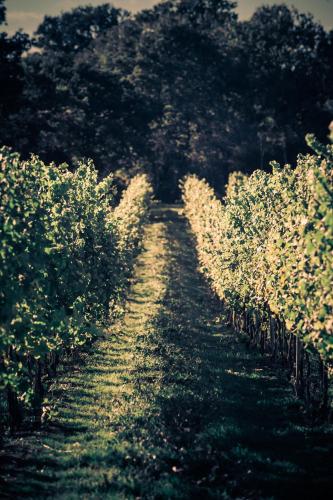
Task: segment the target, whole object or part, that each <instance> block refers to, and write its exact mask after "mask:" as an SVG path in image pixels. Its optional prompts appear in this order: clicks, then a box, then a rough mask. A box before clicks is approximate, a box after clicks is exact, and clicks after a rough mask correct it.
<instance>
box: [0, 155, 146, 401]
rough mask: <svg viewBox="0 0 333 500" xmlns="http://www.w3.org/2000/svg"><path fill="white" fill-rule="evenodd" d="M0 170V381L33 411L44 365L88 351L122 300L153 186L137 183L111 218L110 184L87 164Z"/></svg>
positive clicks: (4, 159)
mask: <svg viewBox="0 0 333 500" xmlns="http://www.w3.org/2000/svg"><path fill="white" fill-rule="evenodd" d="M0 161H1V173H0V183H1V202H0V242H1V243H0V245H1V246H0V269H1V271H0V289H1V295H0V301H1V317H0V332H1V334H0V350H1V353H2V354H1V372H0V382H1V388H2V389H3V388H5V387H7V388H10V389H11V390H14V391H15V393H16V394H17V395H18V396H19V398H20V399H22V401H24V402H25V403H31V402H33V399H34V397H35V396H36V394H35V383H36V376H37V371H38V370H40V368H41V366H42V367H43V369H45V370H47V369H48V368H49V366H50V364H52V363H51V358H50V356H51V357H52V359H53V357H54V355H57V356H58V355H59V354H62V353H63V352H64V351H66V352H73V350H74V349H76V348H77V347H80V346H82V345H83V344H85V343H87V342H90V341H91V340H92V339H93V338H94V337H95V336H96V335H97V333H98V326H101V325H103V324H104V323H105V321H107V319H108V317H109V314H110V305H112V304H114V303H115V302H117V301H119V300H120V299H121V298H122V296H123V294H124V288H125V287H126V285H127V280H128V275H129V272H130V269H131V265H132V260H133V257H134V255H135V253H136V251H137V249H138V246H139V244H140V239H141V236H142V224H143V222H144V220H145V217H146V214H147V210H148V208H149V203H150V198H151V187H150V184H149V182H148V180H147V179H146V177H145V176H138V177H136V178H134V179H133V180H132V182H131V184H130V185H129V187H128V190H129V194H126V193H125V194H124V195H123V199H122V201H121V204H120V207H118V208H117V209H116V210H114V209H112V208H111V203H112V199H113V188H112V177H106V178H104V179H103V180H102V181H100V182H99V181H98V176H97V171H96V169H95V167H94V166H93V164H92V163H91V162H88V163H87V164H83V163H81V164H79V165H78V167H77V168H76V169H75V171H74V172H71V171H70V170H69V169H68V167H67V166H66V165H62V166H60V167H58V168H57V167H56V166H55V165H54V164H51V165H46V164H44V163H43V162H42V161H41V160H39V158H38V157H32V158H31V159H30V160H29V161H21V160H20V158H19V156H18V155H17V154H16V153H12V152H10V151H9V150H7V149H2V151H1V156H0ZM131 238H133V240H132V241H131ZM124 242H126V246H124ZM38 377H39V375H38Z"/></svg>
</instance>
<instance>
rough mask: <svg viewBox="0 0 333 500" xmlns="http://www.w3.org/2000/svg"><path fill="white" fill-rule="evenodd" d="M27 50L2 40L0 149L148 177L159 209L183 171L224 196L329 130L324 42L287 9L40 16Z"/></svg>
mask: <svg viewBox="0 0 333 500" xmlns="http://www.w3.org/2000/svg"><path fill="white" fill-rule="evenodd" d="M3 7H4V3H3V1H1V0H0V19H1V18H2V17H3V16H4V9H3ZM3 40H4V41H3ZM27 43H28V41H27V38H26V37H25V35H22V34H17V35H16V36H15V37H12V38H8V37H7V36H6V35H3V36H2V37H1V40H0V65H1V70H3V69H4V68H9V66H10V71H6V75H7V76H6V79H7V80H6V81H7V83H6V84H4V83H2V80H1V83H0V84H1V85H2V88H4V89H5V90H4V92H3V93H2V95H5V99H3V100H1V103H0V106H2V107H1V108H0V109H1V111H0V113H2V114H3V116H5V117H6V127H5V128H3V129H2V128H1V129H0V142H2V143H6V144H8V145H11V146H12V147H14V148H15V149H17V150H19V151H20V152H21V153H22V154H23V155H29V153H30V152H35V153H38V154H40V155H41V156H42V158H43V159H45V160H48V161H57V162H60V161H69V162H72V161H73V160H76V159H80V158H87V157H90V158H93V160H94V161H95V163H96V165H97V167H98V169H99V171H100V172H101V175H104V174H105V173H107V172H109V171H110V170H112V171H114V172H116V175H117V177H118V178H119V179H126V177H128V176H129V175H132V174H133V173H134V172H136V171H140V170H145V171H148V172H149V173H150V174H151V175H152V178H153V179H154V182H155V185H156V188H157V192H158V194H159V196H160V197H162V198H163V199H165V200H168V199H174V198H175V197H177V196H178V182H179V179H180V178H181V177H182V176H183V175H184V174H185V173H187V172H197V173H199V174H200V175H201V176H204V177H206V178H207V179H208V180H209V181H210V182H211V183H212V184H213V185H214V186H215V187H216V188H217V189H218V190H220V191H222V190H223V186H224V184H225V182H226V179H227V177H228V174H229V172H230V171H232V170H243V171H245V172H249V171H252V170H253V169H255V168H258V167H259V168H267V165H268V164H269V161H270V160H272V159H276V160H278V161H281V162H292V161H293V160H294V159H295V158H296V156H297V154H298V153H300V152H305V151H306V146H305V142H304V135H305V134H306V133H307V132H314V133H315V134H317V136H318V137H319V138H322V139H325V136H326V135H327V127H328V125H329V122H330V121H331V120H332V112H333V105H332V102H333V68H332V60H333V34H332V32H331V33H327V32H326V31H325V30H324V29H323V27H322V26H321V25H320V24H318V23H316V22H315V21H314V19H313V18H312V17H311V16H310V15H305V14H302V13H299V12H298V11H296V10H295V9H291V8H289V7H287V6H286V5H273V6H270V7H268V6H264V7H262V8H260V9H258V10H257V11H256V12H255V14H254V15H253V17H252V18H251V19H250V20H249V21H246V22H240V21H239V20H238V19H237V15H236V13H235V3H234V2H229V1H227V0H169V1H165V2H162V3H160V4H158V5H156V6H155V7H153V8H152V9H149V10H144V11H142V12H139V13H138V14H137V15H135V16H131V15H129V14H128V13H127V12H126V11H123V10H121V9H116V8H114V7H112V6H111V5H109V4H104V5H101V6H98V7H91V6H88V7H79V8H76V9H73V10H72V11H70V12H66V13H63V14H61V15H60V16H57V17H46V18H45V20H44V21H43V23H42V24H41V25H40V26H39V28H38V30H37V32H36V34H35V37H34V40H33V43H34V45H35V47H36V50H35V51H34V52H32V53H30V54H29V55H28V57H24V58H23V59H22V53H23V52H24V51H25V50H26V48H27V47H28V46H27ZM1 74H2V75H3V74H4V72H3V71H1ZM10 75H12V76H10ZM8 78H9V79H11V80H10V81H11V83H10V84H8ZM13 82H16V83H15V84H14V83H13ZM0 99H2V98H0ZM4 102H6V103H8V106H7V104H6V106H7V107H5V104H4Z"/></svg>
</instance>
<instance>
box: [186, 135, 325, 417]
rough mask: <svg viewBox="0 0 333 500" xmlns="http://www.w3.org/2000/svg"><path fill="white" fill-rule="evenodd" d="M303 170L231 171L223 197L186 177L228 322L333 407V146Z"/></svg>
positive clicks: (302, 163) (195, 225) (202, 253)
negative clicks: (332, 397) (331, 386)
mask: <svg viewBox="0 0 333 500" xmlns="http://www.w3.org/2000/svg"><path fill="white" fill-rule="evenodd" d="M307 141H308V144H309V145H310V146H311V147H312V149H313V150H314V152H315V154H312V155H307V156H300V157H299V158H298V161H297V165H296V168H291V166H289V165H287V166H284V167H281V166H279V165H278V164H277V163H272V172H271V173H266V172H264V171H256V172H254V173H253V174H252V175H251V176H245V175H244V174H241V173H233V174H231V176H230V179H229V183H228V185H227V187H226V195H225V197H224V199H223V200H220V199H218V197H217V196H216V195H215V193H214V191H213V189H212V188H211V187H210V186H209V185H208V184H207V182H206V181H204V180H199V179H198V178H197V177H196V176H188V177H187V178H186V179H185V180H184V182H183V183H182V190H183V200H184V203H185V214H186V216H187V218H188V220H189V222H190V225H191V228H192V230H193V233H194V234H195V237H196V242H197V250H198V255H199V260H200V264H201V268H202V271H203V272H204V274H205V275H206V276H207V277H208V279H209V281H210V283H211V286H212V288H213V289H214V291H215V292H216V294H217V295H218V297H219V298H220V299H222V301H223V303H224V305H225V308H226V311H227V314H228V317H229V320H230V322H231V323H233V325H234V326H235V327H236V329H237V330H239V331H243V332H246V333H248V334H249V335H250V339H251V341H252V342H253V343H255V344H259V345H260V346H261V348H262V349H263V350H269V351H270V352H271V353H272V355H273V356H274V357H277V356H279V357H281V358H283V359H284V360H286V361H287V363H288V366H289V368H290V376H291V379H292V381H293V383H294V386H295V389H296V392H297V394H298V395H299V396H301V397H302V398H304V399H305V401H306V402H307V403H308V406H309V407H311V408H312V410H313V411H318V410H319V411H321V412H327V408H328V400H327V399H328V380H329V378H330V374H331V373H332V362H333V283H332V281H333V274H332V272H333V146H322V145H321V144H319V143H318V142H317V140H316V139H315V138H314V137H313V136H308V137H307Z"/></svg>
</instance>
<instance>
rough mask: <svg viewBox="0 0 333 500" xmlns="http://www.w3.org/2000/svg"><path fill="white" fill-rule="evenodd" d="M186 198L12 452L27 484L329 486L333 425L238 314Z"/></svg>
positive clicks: (121, 490) (11, 483)
mask: <svg viewBox="0 0 333 500" xmlns="http://www.w3.org/2000/svg"><path fill="white" fill-rule="evenodd" d="M221 317H222V314H221V310H220V305H219V303H218V302H217V301H216V300H215V299H214V297H213V296H212V295H211V293H210V291H209V290H208V287H207V285H206V283H205V282H204V280H203V278H202V276H201V275H200V274H199V273H198V271H197V261H196V256H195V252H194V248H193V242H192V239H191V236H190V234H189V232H188V230H187V227H186V224H185V222H184V219H183V218H182V217H181V215H180V210H179V209H177V208H175V207H166V206H164V207H163V206H160V207H158V208H156V209H155V211H154V214H153V217H152V221H151V223H150V224H149V225H148V226H147V230H146V237H145V246H144V251H143V253H142V254H141V256H140V257H139V258H138V260H137V265H136V269H135V275H134V279H133V284H132V287H131V290H130V293H129V297H128V300H127V305H126V311H125V314H124V316H123V317H122V318H121V319H119V320H118V321H117V322H116V323H115V324H114V325H112V326H110V329H109V331H107V332H105V337H104V338H103V339H101V340H100V341H99V342H97V343H96V344H95V346H94V347H93V350H92V352H90V353H89V354H88V353H86V354H85V355H82V356H81V358H80V360H79V361H78V363H77V365H76V366H75V368H74V369H73V368H70V367H66V366H64V367H63V370H62V373H61V375H60V376H59V377H58V379H57V381H56V382H55V383H54V385H53V387H52V393H51V397H50V407H51V413H50V419H49V421H48V423H47V424H46V425H45V426H44V428H43V429H42V430H41V431H39V432H37V433H34V434H30V435H25V436H17V437H16V438H15V439H11V440H9V441H8V442H7V444H6V446H5V448H4V450H3V451H2V452H1V456H0V458H1V470H2V473H1V484H0V486H1V489H0V491H2V492H3V493H2V494H3V496H4V497H11V498H13V497H15V498H22V497H28V498H58V499H60V498H63V499H78V498H80V499H81V498H84V499H85V498H86V499H88V498H89V499H90V498H94V499H98V498H103V499H113V498H114V499H132V498H133V499H135V498H137V499H139V498H144V499H177V498H178V499H203V498H222V499H223V498H255V499H258V498H284V499H285V498H291V497H295V498H327V495H328V492H329V491H330V488H332V486H333V477H332V458H333V442H332V429H331V428H330V427H328V426H327V427H323V428H312V429H311V428H310V427H308V426H307V425H306V422H305V421H304V419H303V417H302V412H301V411H300V409H299V407H298V406H299V405H298V404H297V403H296V402H295V400H294V398H293V394H292V390H291V387H290V385H289V384H288V382H287V378H286V374H285V373H284V371H283V370H282V369H281V367H279V366H278V365H277V366H275V367H274V366H272V362H271V360H270V359H269V358H268V357H267V356H262V355H261V354H259V353H258V352H257V351H256V350H253V349H251V350H250V349H249V348H248V347H247V346H246V345H245V343H244V342H243V341H242V339H241V338H239V337H238V336H237V335H235V334H234V333H233V332H232V331H231V330H230V329H229V328H227V327H226V326H225V325H224V324H223V322H222V320H221Z"/></svg>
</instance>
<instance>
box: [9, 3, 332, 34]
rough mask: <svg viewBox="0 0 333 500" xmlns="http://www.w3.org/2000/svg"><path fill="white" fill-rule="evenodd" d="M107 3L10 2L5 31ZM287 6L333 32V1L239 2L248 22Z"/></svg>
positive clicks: (138, 6) (130, 6)
mask: <svg viewBox="0 0 333 500" xmlns="http://www.w3.org/2000/svg"><path fill="white" fill-rule="evenodd" d="M107 2H108V0H104V1H103V0H102V1H101V0H78V1H77V0H7V1H6V5H7V22H8V25H7V27H5V29H6V31H8V33H10V34H12V33H14V32H15V31H17V30H18V29H20V28H22V29H23V30H24V31H25V32H27V33H30V34H32V33H33V32H34V31H35V29H36V28H37V26H38V24H39V23H40V22H41V21H42V20H43V17H44V15H46V14H48V15H57V14H59V13H60V12H61V11H66V10H70V9H72V8H74V7H78V6H79V5H87V4H90V5H100V4H103V3H107ZM110 3H112V4H113V5H115V6H116V7H122V8H125V9H127V10H129V11H132V12H137V11H139V10H142V9H146V8H149V7H151V6H152V5H155V4H156V3H158V1H156V0H114V1H111V2H110ZM274 3H287V4H288V5H294V6H295V7H296V8H298V9H299V10H300V11H303V12H311V13H312V14H313V15H314V16H315V18H316V19H317V20H318V21H320V22H321V23H322V24H323V25H324V26H325V28H327V29H333V0H292V1H289V0H285V2H280V1H278V0H238V8H237V11H238V14H239V17H240V19H248V18H249V17H250V16H251V15H252V13H253V12H254V10H255V9H256V7H258V6H260V5H262V4H266V5H267V4H274Z"/></svg>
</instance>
